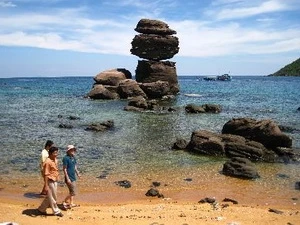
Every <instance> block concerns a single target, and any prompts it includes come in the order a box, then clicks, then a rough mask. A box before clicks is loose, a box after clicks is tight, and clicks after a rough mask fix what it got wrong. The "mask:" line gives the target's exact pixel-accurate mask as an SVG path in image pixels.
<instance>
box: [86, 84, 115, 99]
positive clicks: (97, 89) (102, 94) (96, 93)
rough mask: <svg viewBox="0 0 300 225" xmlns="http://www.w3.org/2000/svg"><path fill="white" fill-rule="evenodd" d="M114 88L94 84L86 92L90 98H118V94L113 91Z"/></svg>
mask: <svg viewBox="0 0 300 225" xmlns="http://www.w3.org/2000/svg"><path fill="white" fill-rule="evenodd" d="M114 90H115V88H111V87H105V86H104V85H102V84H95V85H94V86H93V88H92V90H91V91H90V92H89V93H88V97H89V98H91V99H118V98H119V95H118V94H117V93H116V92H115V91H114Z"/></svg>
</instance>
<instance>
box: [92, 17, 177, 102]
mask: <svg viewBox="0 0 300 225" xmlns="http://www.w3.org/2000/svg"><path fill="white" fill-rule="evenodd" d="M135 31H137V32H139V33H140V34H138V35H136V36H135V37H134V38H133V40H132V43H131V44H132V48H131V50H130V51H131V53H132V54H134V55H136V56H138V57H140V58H142V59H144V60H139V61H138V65H137V68H136V74H135V77H136V81H134V80H132V75H131V73H130V71H128V70H126V69H123V68H118V69H111V70H106V71H103V72H101V73H99V74H97V75H96V76H95V77H94V81H95V83H94V85H93V88H92V90H91V91H90V92H89V93H88V95H87V97H89V98H91V99H119V98H121V99H128V98H132V97H136V96H142V97H144V98H146V99H162V98H164V97H165V96H170V95H176V94H177V93H178V92H179V85H178V79H177V73H176V67H175V62H171V61H161V60H166V59H170V58H172V57H173V56H174V55H175V54H177V53H178V51H179V47H178V46H179V41H178V38H177V37H175V36H173V35H174V34H176V31H174V30H172V29H170V28H169V26H168V25H167V24H166V23H164V22H162V21H159V20H149V19H141V20H140V21H139V22H138V24H137V26H136V28H135Z"/></svg>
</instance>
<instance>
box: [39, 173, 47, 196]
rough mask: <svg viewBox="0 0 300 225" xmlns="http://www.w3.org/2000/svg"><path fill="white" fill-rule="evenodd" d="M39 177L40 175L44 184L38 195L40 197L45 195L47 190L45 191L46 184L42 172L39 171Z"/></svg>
mask: <svg viewBox="0 0 300 225" xmlns="http://www.w3.org/2000/svg"><path fill="white" fill-rule="evenodd" d="M41 175H42V178H43V183H44V186H43V189H42V191H41V193H40V195H47V189H46V183H45V179H44V173H43V171H41Z"/></svg>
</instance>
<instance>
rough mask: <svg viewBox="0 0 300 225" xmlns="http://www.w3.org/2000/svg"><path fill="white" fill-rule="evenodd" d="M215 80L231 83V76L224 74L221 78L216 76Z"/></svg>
mask: <svg viewBox="0 0 300 225" xmlns="http://www.w3.org/2000/svg"><path fill="white" fill-rule="evenodd" d="M217 80H221V81H231V76H230V75H229V74H228V73H225V74H223V75H221V76H217Z"/></svg>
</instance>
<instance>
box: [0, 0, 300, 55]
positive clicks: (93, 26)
mask: <svg viewBox="0 0 300 225" xmlns="http://www.w3.org/2000/svg"><path fill="white" fill-rule="evenodd" d="M120 2H122V3H123V4H124V5H129V4H131V5H132V4H135V5H136V6H137V7H138V6H140V4H141V3H142V1H133V0H124V1H119V3H120ZM168 2H169V0H165V1H159V0H157V1H152V2H151V4H154V5H158V4H159V3H164V4H167V3H168ZM225 3H227V5H226V6H225V7H226V8H223V9H222V10H221V11H219V14H216V15H217V17H218V18H222V19H226V18H229V17H230V16H231V17H233V16H234V17H241V16H246V15H247V16H251V15H256V14H262V13H265V12H271V11H277V10H283V9H287V8H288V7H287V6H286V5H284V4H283V3H280V2H279V1H274V0H273V1H271V0H269V1H265V2H263V3H261V4H259V5H257V6H256V7H254V6H251V7H248V8H247V7H245V5H244V4H246V3H247V2H246V1H242V0H230V1H227V0H226V1H225V0H218V1H215V2H214V4H218V5H220V4H225ZM228 3H236V4H237V5H239V7H238V8H231V9H230V10H231V11H226V10H229V9H228ZM174 4H176V2H174ZM241 5H243V7H241ZM141 7H144V6H141ZM86 10H87V8H84V7H79V8H65V9H60V10H55V9H52V10H51V12H50V11H48V12H43V13H33V12H24V13H20V14H17V15H14V14H10V15H6V16H5V15H2V16H0V28H1V29H0V45H4V46H30V47H38V48H46V49H55V50H71V51H78V52H93V53H103V54H118V55H129V54H130V48H131V44H130V43H131V41H132V39H133V38H134V36H135V35H136V34H137V33H136V32H135V31H134V28H135V26H136V24H137V22H138V20H139V19H140V18H145V17H144V15H145V14H136V15H134V16H133V17H128V16H127V17H126V16H123V17H122V20H120V19H119V18H110V19H107V18H106V19H100V18H99V17H97V19H92V18H91V17H89V16H88V15H89V14H88V13H87V11H86ZM158 10H159V9H158ZM225 12H228V14H226V13H225ZM146 15H148V14H146ZM228 15H229V16H228ZM226 16H227V17H226ZM265 18H267V17H265ZM267 20H268V21H270V20H271V18H269V17H268V18H267ZM166 22H167V23H168V24H169V25H170V28H171V29H174V30H176V31H177V37H178V38H179V43H180V51H179V54H178V55H179V56H193V57H207V56H224V55H225V56H226V55H231V54H233V55H238V54H269V53H272V52H288V51H299V50H300V43H299V40H300V38H299V37H300V31H299V29H294V30H291V29H287V28H279V27H274V28H272V29H271V28H259V27H252V26H250V25H249V26H247V27H245V26H241V25H240V24H239V23H238V21H235V23H226V24H224V23H223V24H220V23H219V22H216V21H213V20H212V21H209V20H207V21H197V20H185V21H180V20H177V21H166Z"/></svg>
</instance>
